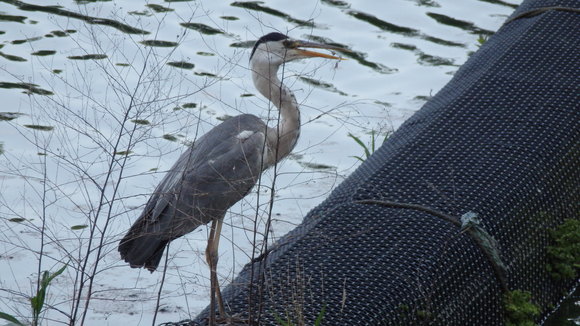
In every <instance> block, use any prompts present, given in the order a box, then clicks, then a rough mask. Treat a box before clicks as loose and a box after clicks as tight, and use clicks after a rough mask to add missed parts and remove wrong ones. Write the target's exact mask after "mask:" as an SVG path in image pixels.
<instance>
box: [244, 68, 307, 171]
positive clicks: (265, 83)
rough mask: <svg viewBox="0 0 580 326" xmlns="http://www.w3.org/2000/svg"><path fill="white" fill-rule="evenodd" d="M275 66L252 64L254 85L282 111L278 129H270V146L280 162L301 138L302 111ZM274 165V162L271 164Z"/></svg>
mask: <svg viewBox="0 0 580 326" xmlns="http://www.w3.org/2000/svg"><path fill="white" fill-rule="evenodd" d="M278 68H279V67H275V66H273V65H263V64H262V65H260V64H255V63H253V64H252V78H253V81H254V85H255V86H256V88H257V89H258V91H259V92H260V93H262V95H264V96H265V97H266V98H267V99H269V100H270V102H272V104H274V105H275V106H276V107H277V108H278V110H279V111H280V119H279V120H278V126H277V128H268V137H267V139H268V140H267V141H268V146H269V148H270V150H271V151H272V155H273V156H275V157H276V159H275V161H276V162H277V161H279V160H281V159H282V158H284V157H285V156H286V155H288V154H290V152H291V151H292V149H293V148H294V146H295V145H296V141H297V140H298V137H299V136H300V111H299V110H298V103H297V102H296V98H295V97H294V94H293V93H292V91H290V89H289V88H288V87H286V86H285V85H284V84H282V82H281V81H280V79H278V74H277V72H278ZM271 163H273V162H271Z"/></svg>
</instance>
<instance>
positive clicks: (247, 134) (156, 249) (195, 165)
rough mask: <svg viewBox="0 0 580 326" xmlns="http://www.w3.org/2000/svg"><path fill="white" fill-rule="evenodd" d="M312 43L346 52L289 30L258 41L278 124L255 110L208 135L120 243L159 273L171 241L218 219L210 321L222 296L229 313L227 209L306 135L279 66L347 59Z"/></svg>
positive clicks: (127, 254)
mask: <svg viewBox="0 0 580 326" xmlns="http://www.w3.org/2000/svg"><path fill="white" fill-rule="evenodd" d="M305 48H319V49H330V50H344V49H342V48H338V47H334V46H330V45H325V44H319V43H313V42H307V41H302V40H295V39H292V38H289V37H288V36H286V35H284V34H281V33H270V34H267V35H265V36H262V37H261V38H260V39H259V40H258V41H257V42H256V43H255V45H254V48H253V50H252V53H251V55H250V70H251V73H252V80H253V82H254V85H255V86H256V88H257V89H258V91H259V92H260V93H261V94H262V95H263V96H264V97H266V98H267V99H269V100H270V101H271V103H272V104H273V105H274V106H276V107H277V108H278V110H279V112H280V119H279V121H278V125H277V126H275V127H269V126H268V125H267V124H266V123H265V122H264V121H262V120H261V119H260V118H258V117H256V116H254V115H251V114H242V115H238V116H236V117H233V118H230V119H228V120H226V121H224V122H222V123H221V124H219V125H217V126H216V127H214V128H213V129H211V130H210V131H209V132H207V133H206V134H205V135H203V136H201V137H200V138H199V139H197V140H196V141H195V143H194V144H193V145H192V146H191V147H189V148H188V149H187V150H186V151H185V152H184V153H183V154H182V155H181V156H180V157H179V159H178V160H177V162H176V163H175V164H174V165H173V167H172V168H171V169H170V170H169V171H168V172H167V174H166V175H165V177H164V178H163V179H162V181H161V183H160V184H159V185H158V186H157V188H156V189H155V191H154V193H153V194H152V195H151V197H150V198H149V200H148V202H147V204H146V205H145V209H144V210H143V212H142V213H141V216H140V217H139V218H138V219H137V221H135V223H134V224H133V226H132V227H131V228H130V229H129V231H128V232H127V234H126V235H125V237H124V238H123V239H122V240H121V242H120V243H119V252H120V254H121V258H123V259H124V260H125V261H126V262H128V263H129V264H130V266H131V267H133V268H140V267H144V268H146V269H148V270H149V271H151V272H153V271H154V270H155V269H156V268H157V267H158V265H159V262H160V261H161V257H162V255H163V251H164V249H165V247H166V245H167V244H168V243H169V242H170V241H172V240H174V239H176V238H179V237H181V236H183V235H185V234H187V233H189V232H192V231H193V230H195V229H196V228H197V227H199V226H201V225H204V224H208V223H209V222H211V223H212V224H211V229H210V234H209V238H208V245H207V249H206V252H205V254H206V260H207V263H208V265H209V267H210V282H211V295H210V298H211V301H210V325H211V324H214V323H215V300H216V299H217V304H218V308H219V313H220V315H221V317H222V318H224V317H225V316H226V313H225V309H224V305H223V301H222V298H221V294H220V290H219V284H218V281H217V272H216V269H217V262H218V246H219V239H220V233H221V228H222V223H223V218H224V216H225V213H226V211H227V210H228V209H229V208H230V207H231V206H232V205H234V204H235V203H236V202H238V201H239V200H241V199H242V198H244V196H245V195H246V194H248V192H249V191H250V190H251V189H252V187H253V186H254V185H255V184H256V182H257V180H258V178H259V177H260V175H261V173H262V171H264V170H265V169H267V168H268V167H270V166H272V165H273V164H275V163H277V162H278V161H280V160H281V159H283V158H284V157H286V156H287V155H288V154H289V153H290V152H291V151H292V149H293V148H294V146H295V145H296V141H297V140H298V136H299V134H300V111H299V109H298V103H297V101H296V99H295V97H294V94H293V93H292V91H290V89H289V88H288V87H286V86H285V85H284V84H283V83H282V82H281V81H280V79H279V78H278V69H279V68H280V66H282V65H283V64H284V63H286V62H289V61H293V60H297V59H303V58H312V57H322V58H327V59H341V58H339V57H336V56H334V55H330V54H325V53H319V52H315V51H310V50H306V49H305Z"/></svg>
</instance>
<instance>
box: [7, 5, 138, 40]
mask: <svg viewBox="0 0 580 326" xmlns="http://www.w3.org/2000/svg"><path fill="white" fill-rule="evenodd" d="M0 2H5V3H8V4H11V5H13V6H16V7H18V9H20V10H23V11H40V12H46V13H49V14H54V15H59V16H63V17H68V18H75V19H79V20H83V21H85V22H87V23H89V24H94V25H106V26H110V27H113V28H116V29H118V30H120V31H121V32H124V33H127V34H149V32H147V31H144V30H142V29H139V28H135V27H131V26H129V25H126V24H123V23H121V22H118V21H116V20H113V19H108V18H99V17H91V16H85V15H82V14H79V13H76V12H72V11H68V10H65V9H61V8H60V7H56V6H39V5H33V4H29V3H25V2H22V1H17V0H0Z"/></svg>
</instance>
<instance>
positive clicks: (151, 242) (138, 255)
mask: <svg viewBox="0 0 580 326" xmlns="http://www.w3.org/2000/svg"><path fill="white" fill-rule="evenodd" d="M145 229H146V228H145ZM168 242H169V239H166V238H165V237H161V236H160V235H159V234H155V233H151V232H144V230H143V228H140V227H139V226H138V224H136V225H134V226H133V227H132V228H131V230H129V232H128V233H127V235H125V237H124V238H123V240H121V242H120V243H119V253H121V258H123V259H124V260H125V261H126V262H128V263H129V264H130V265H131V267H133V268H141V267H144V268H146V269H148V270H149V271H150V272H153V271H154V270H155V269H156V268H157V266H159V262H160V261H161V257H162V256H163V251H164V250H165V246H167V243H168Z"/></svg>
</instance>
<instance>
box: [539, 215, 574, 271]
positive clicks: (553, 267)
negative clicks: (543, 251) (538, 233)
mask: <svg viewBox="0 0 580 326" xmlns="http://www.w3.org/2000/svg"><path fill="white" fill-rule="evenodd" d="M550 237H551V238H552V240H553V244H552V245H550V246H548V247H547V254H548V264H547V265H546V269H547V270H548V272H549V273H550V275H551V276H552V277H553V278H554V279H556V280H566V279H576V277H578V270H580V221H579V220H574V219H567V220H566V221H565V222H564V223H562V224H561V225H560V226H558V227H557V228H555V229H554V230H550Z"/></svg>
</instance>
